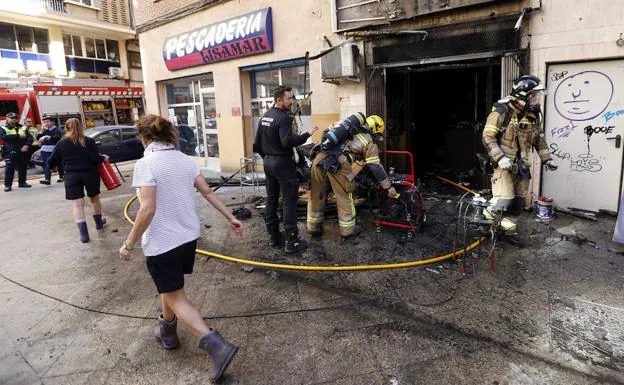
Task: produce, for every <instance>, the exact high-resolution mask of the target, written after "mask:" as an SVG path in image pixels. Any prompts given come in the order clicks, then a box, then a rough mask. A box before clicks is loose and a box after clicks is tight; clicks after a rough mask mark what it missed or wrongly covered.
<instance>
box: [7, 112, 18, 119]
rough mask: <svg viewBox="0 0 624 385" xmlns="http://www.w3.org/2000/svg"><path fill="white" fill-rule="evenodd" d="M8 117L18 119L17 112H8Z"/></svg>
mask: <svg viewBox="0 0 624 385" xmlns="http://www.w3.org/2000/svg"><path fill="white" fill-rule="evenodd" d="M6 117H7V119H17V114H16V113H15V112H9V113H8V114H6Z"/></svg>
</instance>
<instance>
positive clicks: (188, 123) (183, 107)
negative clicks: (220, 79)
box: [165, 73, 219, 164]
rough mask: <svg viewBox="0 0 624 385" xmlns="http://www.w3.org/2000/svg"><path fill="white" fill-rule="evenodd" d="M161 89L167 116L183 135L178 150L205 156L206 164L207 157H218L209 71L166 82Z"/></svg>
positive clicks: (212, 85)
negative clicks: (199, 75)
mask: <svg viewBox="0 0 624 385" xmlns="http://www.w3.org/2000/svg"><path fill="white" fill-rule="evenodd" d="M165 90H166V93H167V104H168V106H167V114H168V117H169V120H171V121H172V122H173V123H174V124H175V125H176V126H177V127H178V131H179V132H180V136H181V137H182V138H184V140H182V141H181V142H180V145H179V146H180V149H181V151H183V152H184V153H186V154H187V155H195V156H201V157H205V159H206V164H209V163H212V162H214V159H212V160H209V159H208V158H218V157H219V143H218V133H217V120H216V119H217V107H216V102H215V90H214V78H213V75H212V74H211V73H209V74H206V75H203V76H202V77H196V78H192V79H182V80H174V81H171V82H167V83H165ZM192 138H194V139H192ZM183 146H184V148H182V147H183Z"/></svg>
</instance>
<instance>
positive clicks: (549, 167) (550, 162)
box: [544, 159, 559, 171]
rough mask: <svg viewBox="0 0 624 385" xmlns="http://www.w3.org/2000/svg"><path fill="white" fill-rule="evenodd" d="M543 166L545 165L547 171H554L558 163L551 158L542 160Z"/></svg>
mask: <svg viewBox="0 0 624 385" xmlns="http://www.w3.org/2000/svg"><path fill="white" fill-rule="evenodd" d="M544 166H546V169H547V170H549V171H555V170H556V169H558V168H559V165H558V164H557V163H556V162H555V161H554V160H552V159H548V160H547V161H546V162H544Z"/></svg>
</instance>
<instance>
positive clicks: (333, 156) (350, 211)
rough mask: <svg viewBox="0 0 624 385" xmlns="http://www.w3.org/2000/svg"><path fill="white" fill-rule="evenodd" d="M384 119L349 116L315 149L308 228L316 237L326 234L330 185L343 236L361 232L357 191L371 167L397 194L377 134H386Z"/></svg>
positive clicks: (381, 183) (394, 193)
mask: <svg viewBox="0 0 624 385" xmlns="http://www.w3.org/2000/svg"><path fill="white" fill-rule="evenodd" d="M383 132H384V122H383V120H382V119H381V118H380V117H379V116H377V115H371V116H369V117H368V118H367V119H365V116H364V114H362V113H357V114H354V115H351V116H349V117H348V118H347V119H345V120H344V121H342V122H340V123H336V124H334V125H333V126H332V127H330V128H328V129H326V130H325V132H324V134H323V138H322V139H321V143H320V144H318V145H317V146H316V148H315V150H317V151H314V150H313V152H312V153H313V155H312V170H311V188H310V198H309V200H308V216H307V228H308V232H309V233H310V234H311V235H313V236H319V235H321V234H322V222H323V211H324V206H325V199H326V195H327V190H328V187H329V185H331V188H332V190H333V191H334V195H335V197H336V205H337V208H338V224H339V227H340V234H341V235H342V236H343V237H355V236H357V235H358V234H359V233H360V228H359V226H356V224H355V215H356V214H355V205H354V201H353V195H352V193H353V190H354V188H355V185H356V182H355V180H354V179H355V178H356V177H357V176H358V174H360V173H361V172H362V171H363V170H364V169H365V168H368V169H369V170H370V172H371V174H372V175H373V176H374V178H375V180H376V182H377V183H378V184H379V185H380V186H381V188H383V189H385V190H388V194H389V195H391V196H394V195H396V191H395V190H394V188H393V187H392V184H391V181H390V179H389V178H388V176H387V175H386V172H385V170H384V169H383V166H382V165H381V162H380V160H379V149H378V147H377V144H376V143H375V140H374V136H376V135H383Z"/></svg>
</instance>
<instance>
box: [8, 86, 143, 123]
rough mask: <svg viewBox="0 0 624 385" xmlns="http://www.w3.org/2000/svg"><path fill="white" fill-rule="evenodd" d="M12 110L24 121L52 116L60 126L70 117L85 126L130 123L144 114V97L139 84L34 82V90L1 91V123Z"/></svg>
mask: <svg viewBox="0 0 624 385" xmlns="http://www.w3.org/2000/svg"><path fill="white" fill-rule="evenodd" d="M9 112H17V113H18V114H19V122H20V123H22V124H23V123H24V121H25V120H26V119H27V118H30V119H32V121H33V124H34V125H38V124H40V123H41V117H42V116H50V117H52V118H53V119H54V120H55V121H56V122H55V123H56V125H57V126H59V127H62V126H63V125H64V124H65V121H67V119H69V118H78V119H80V120H81V121H82V123H83V125H84V127H85V128H93V127H100V126H108V125H117V124H122V125H123V124H129V125H131V124H134V122H135V121H137V120H138V119H139V117H140V116H142V115H143V114H145V101H144V99H143V89H142V88H140V87H109V86H55V85H35V86H34V91H8V92H1V93H0V125H4V124H5V122H6V114H7V113H9Z"/></svg>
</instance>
